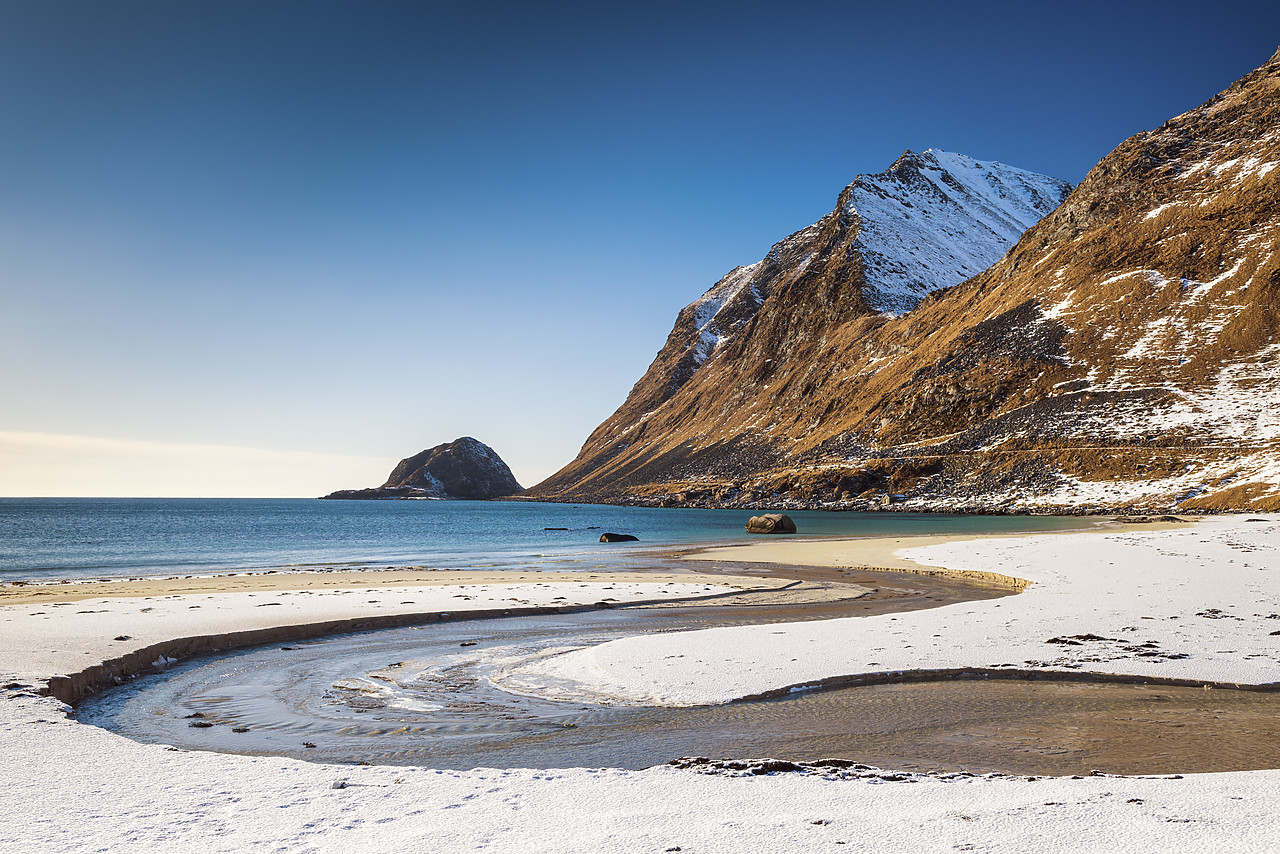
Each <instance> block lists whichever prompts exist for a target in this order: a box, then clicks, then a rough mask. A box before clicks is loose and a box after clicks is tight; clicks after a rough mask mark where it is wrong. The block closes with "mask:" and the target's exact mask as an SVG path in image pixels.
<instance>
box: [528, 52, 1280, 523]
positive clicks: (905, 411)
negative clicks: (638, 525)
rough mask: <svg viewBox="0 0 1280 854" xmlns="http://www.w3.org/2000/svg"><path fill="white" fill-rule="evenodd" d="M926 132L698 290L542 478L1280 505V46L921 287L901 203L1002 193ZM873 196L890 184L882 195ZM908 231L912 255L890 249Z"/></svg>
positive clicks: (698, 495)
mask: <svg viewBox="0 0 1280 854" xmlns="http://www.w3.org/2000/svg"><path fill="white" fill-rule="evenodd" d="M929 154H930V152H925V153H924V154H922V155H907V156H904V158H901V159H900V160H899V162H898V163H895V164H894V166H893V167H892V168H891V169H890V170H888V171H887V172H886V173H882V174H881V175H879V176H872V177H873V178H874V180H866V181H864V180H863V179H859V181H855V182H854V184H852V185H850V187H848V188H846V190H845V192H844V193H842V194H841V201H840V204H839V205H838V206H837V209H836V210H835V211H834V212H833V213H832V214H829V215H828V216H827V217H825V218H824V219H823V220H821V221H820V222H818V223H816V224H815V225H814V226H811V227H810V228H808V229H805V230H803V231H801V232H797V233H796V234H795V235H792V236H791V237H790V238H788V239H787V240H785V241H783V242H782V243H780V244H778V246H776V247H774V251H773V252H771V253H770V255H769V256H768V257H767V258H766V259H765V260H764V261H762V262H759V263H758V264H757V265H753V266H752V267H748V268H739V269H738V270H735V271H734V272H733V273H731V274H730V276H729V277H726V279H725V280H722V282H720V283H718V284H717V285H716V287H714V288H712V290H711V291H709V292H708V296H707V297H704V300H703V301H699V303H695V304H694V305H693V306H690V307H689V308H686V309H685V310H684V311H683V312H681V316H680V319H678V320H677V324H676V329H675V330H673V332H672V335H671V337H670V338H669V339H668V342H667V346H666V347H664V348H663V350H662V351H661V352H660V353H659V354H658V358H657V359H655V361H654V363H653V365H652V366H651V368H650V370H649V372H648V373H647V374H646V375H645V377H644V378H642V379H641V381H640V382H639V383H637V385H636V387H635V388H634V389H633V390H632V392H631V395H630V396H629V397H628V399H627V401H626V402H625V403H624V404H623V406H622V407H621V408H620V409H619V410H618V411H617V412H616V413H614V415H613V416H612V417H610V418H609V419H608V420H607V421H606V422H605V423H604V424H602V425H601V426H600V427H599V428H597V430H596V431H595V432H594V433H593V434H592V435H591V436H590V437H589V438H588V439H587V441H586V443H585V444H584V446H583V448H582V451H581V452H580V454H579V455H578V457H577V459H575V460H574V461H573V462H572V463H570V464H569V465H568V466H566V467H565V468H564V469H563V470H561V471H560V472H558V473H557V474H556V475H554V476H553V477H552V478H550V479H548V480H547V481H545V482H544V483H542V484H539V485H538V486H537V487H535V488H534V489H533V490H532V491H531V492H532V494H533V495H534V496H536V497H540V498H543V499H551V500H575V501H585V500H594V501H607V502H619V503H632V504H658V505H672V504H680V505H690V506H741V507H761V508H764V507H769V508H788V507H824V508H872V507H875V508H879V507H881V505H882V501H883V499H884V497H885V496H895V497H896V496H900V500H894V501H893V503H892V505H890V506H888V507H887V509H893V510H913V509H922V508H927V509H939V510H943V509H948V510H950V509H960V510H987V511H989V510H993V509H994V510H1003V511H1016V510H1021V511H1034V512H1041V511H1044V512H1049V511H1063V510H1067V511H1074V510H1085V511H1089V510H1095V509H1102V508H1143V509H1145V510H1148V511H1154V510H1165V509H1173V508H1176V509H1178V510H1181V511H1189V510H1212V509H1221V508H1243V507H1255V508H1259V509H1280V405H1278V404H1280V397H1277V393H1276V392H1275V389H1276V388H1280V314H1278V309H1280V254H1277V253H1276V251H1275V247H1276V246H1277V245H1278V244H1280V54H1277V57H1273V58H1272V60H1270V61H1269V62H1268V63H1267V64H1265V65H1264V66H1262V67H1261V68H1259V69H1257V70H1256V71H1254V72H1252V73H1250V74H1248V75H1246V76H1245V77H1244V78H1242V79H1241V80H1240V81H1238V82H1237V83H1235V84H1233V85H1232V86H1230V87H1229V88H1228V89H1226V90H1225V91H1223V92H1222V93H1221V94H1219V95H1218V96H1215V97H1214V98H1213V99H1211V100H1210V101H1208V102H1206V103H1205V104H1203V105H1201V106H1200V107H1198V108H1196V109H1194V110H1191V111H1190V112H1187V113H1184V114H1183V115H1180V116H1177V117H1175V118H1173V119H1171V120H1170V121H1168V122H1166V123H1165V124H1164V125H1162V126H1161V127H1159V128H1157V129H1155V130H1153V131H1149V132H1143V133H1140V134H1137V135H1135V136H1134V137H1132V138H1130V139H1128V140H1126V141H1125V142H1123V143H1122V144H1121V145H1120V146H1119V147H1117V148H1116V150H1115V151H1113V152H1111V153H1110V154H1109V155H1107V156H1106V157H1105V158H1103V160H1102V161H1101V162H1100V163H1099V164H1098V165H1097V166H1096V167H1094V169H1093V170H1091V171H1090V173H1089V174H1088V176H1087V177H1086V178H1085V179H1084V181H1083V182H1081V184H1080V185H1079V186H1078V187H1077V188H1076V189H1075V190H1074V191H1072V192H1071V193H1070V195H1069V196H1068V197H1067V198H1066V200H1065V201H1064V202H1063V203H1062V204H1061V206H1059V207H1058V208H1057V209H1056V210H1054V211H1053V212H1052V213H1050V214H1049V215H1048V216H1047V217H1045V218H1044V219H1043V220H1041V221H1040V222H1039V223H1038V224H1035V225H1033V226H1032V227H1031V228H1030V229H1028V230H1027V231H1026V232H1025V233H1024V234H1022V236H1021V237H1019V238H1018V239H1017V242H1016V244H1015V245H1013V246H1012V248H1011V249H1010V250H1009V251H1008V252H1007V254H1004V256H1003V257H1002V258H999V260H997V261H996V263H994V264H993V265H992V266H990V267H989V268H987V269H985V270H984V271H978V270H972V272H970V268H966V269H963V270H960V268H959V267H956V268H952V270H953V271H956V270H959V275H958V277H957V278H956V279H955V280H950V279H947V278H946V277H944V276H943V275H937V276H934V274H933V273H932V272H929V273H927V274H920V275H919V276H917V277H916V280H915V281H917V282H918V285H919V286H915V285H909V284H908V283H909V282H910V281H912V279H911V276H910V275H908V273H910V271H912V270H915V271H917V272H918V271H919V270H928V271H933V270H934V269H935V265H934V261H935V260H937V259H938V258H939V250H938V249H937V248H936V247H937V246H939V245H943V244H932V245H931V244H929V243H928V241H925V240H923V239H922V238H920V237H918V236H913V237H911V238H910V239H906V238H905V237H904V239H901V240H899V241H896V243H895V241H894V239H893V233H892V232H891V231H890V230H889V229H891V227H897V226H895V225H894V224H893V222H892V221H891V219H890V218H884V219H881V216H882V212H883V211H886V210H890V209H892V210H896V211H898V212H899V213H901V214H902V216H903V217H904V220H903V221H908V220H906V219H905V218H906V217H908V216H909V217H910V220H909V221H910V222H912V223H913V227H915V226H914V224H915V223H916V220H917V219H918V220H920V221H921V222H939V223H946V222H947V221H948V220H946V216H947V215H948V214H947V211H948V210H950V209H949V208H942V209H939V210H941V211H942V212H941V213H937V212H936V211H935V210H934V209H933V208H930V207H929V206H928V205H926V204H924V200H926V199H928V200H934V195H933V193H934V191H936V192H937V193H939V194H941V195H945V196H947V197H948V198H951V199H952V200H953V201H955V202H956V204H957V205H960V206H961V207H964V204H962V202H963V201H964V194H962V193H961V190H960V189H957V186H956V185H960V187H961V188H963V189H964V190H965V191H966V192H970V193H974V192H977V191H978V190H980V189H981V185H980V184H979V183H977V182H976V181H975V180H972V178H973V176H975V175H977V174H979V173H978V171H977V170H976V169H972V170H969V171H968V172H964V171H963V170H960V169H959V167H956V168H953V167H952V166H951V165H950V164H949V163H948V162H947V161H946V158H944V157H941V156H938V155H936V154H935V156H934V158H933V159H934V160H935V161H936V164H937V166H935V165H934V164H933V163H930V162H926V155H929ZM949 156H950V157H956V156H955V155H949ZM937 167H942V168H941V169H939V168H937ZM958 172H960V173H962V174H960V175H958V174H957V173H958ZM944 173H945V174H944ZM966 176H967V177H966ZM860 182H861V183H860ZM876 188H879V189H880V190H882V191H883V192H884V196H883V197H882V196H880V195H878V194H877V193H876V192H874V190H875V189H876ZM892 188H899V189H898V190H894V191H893V192H890V189H892ZM859 193H861V194H862V195H861V196H860V195H859ZM996 195H997V196H998V195H999V193H998V192H997V193H996ZM863 197H866V198H876V199H881V200H883V201H885V204H884V205H883V206H882V207H881V208H877V209H875V216H874V217H873V216H872V215H871V213H870V210H871V209H868V211H865V212H864V211H863V210H862V208H860V207H859V205H860V204H863V203H861V202H859V199H860V198H863ZM917 200H920V201H921V204H919V205H917ZM907 203H910V205H911V207H908V206H907ZM966 210H973V209H972V208H966ZM931 216H933V217H935V218H934V219H932V220H931V219H930V217H931ZM975 218H976V219H979V220H981V219H984V218H985V219H990V216H989V215H985V214H984V215H983V216H982V217H975ZM873 219H874V220H875V223H874V224H873V223H872V220H873ZM886 223H889V225H886ZM947 227H949V226H947ZM937 230H938V232H939V233H942V234H945V233H946V228H944V227H942V226H939V227H938V229H937ZM902 233H903V234H904V235H905V234H907V232H905V231H904V232H902ZM876 235H879V237H876ZM877 240H878V241H879V242H876V241H877ZM958 242H960V243H963V242H965V241H964V240H961V241H958ZM892 245H902V246H906V247H908V248H909V251H907V252H906V253H905V254H899V255H898V256H895V257H893V258H890V259H889V260H884V259H882V258H880V257H879V256H877V255H876V252H877V251H878V250H876V249H875V247H876V246H892ZM917 247H923V249H919V250H918V249H917ZM952 254H955V253H952ZM908 256H909V257H908ZM943 257H945V252H943ZM958 257H959V256H958V255H957V258H958ZM921 259H923V260H921ZM917 260H920V263H919V264H916V263H915V262H916V261H917ZM891 261H892V262H893V263H890V262H891ZM975 263H977V262H975ZM886 270H890V271H893V272H894V273H895V275H896V276H897V278H894V279H892V281H893V282H894V283H895V284H894V287H892V288H886V287H885V286H883V285H881V284H877V282H878V281H880V280H877V279H876V276H880V275H883V274H884V271H886ZM904 271H905V272H904ZM972 273H976V275H973V274H972ZM966 277H968V278H966ZM960 279H964V281H962V282H961V281H960ZM947 285H950V287H945V286H947ZM934 286H938V289H935V290H932V291H931V292H929V293H928V295H927V296H924V297H923V298H922V299H920V295H921V294H922V293H924V292H925V291H929V290H930V288H932V287H934ZM916 299H919V303H918V305H915V307H911V306H912V305H913V304H914V303H913V302H912V301H913V300H916ZM704 301H705V302H704ZM700 304H701V305H700ZM713 308H714V309H715V310H714V311H713V310H712V309H713ZM722 312H727V313H726V314H723V315H722Z"/></svg>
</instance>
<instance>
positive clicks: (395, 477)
mask: <svg viewBox="0 0 1280 854" xmlns="http://www.w3.org/2000/svg"><path fill="white" fill-rule="evenodd" d="M522 488H523V487H521V486H520V484H519V483H516V479H515V476H514V475H512V474H511V469H509V468H508V467H507V464H506V463H504V462H503V461H502V458H501V457H499V456H498V455H497V454H496V453H495V452H494V450H493V448H490V447H489V446H488V445H486V444H485V443H483V442H480V441H477V440H475V439H472V438H471V437H470V436H463V437H462V438H460V439H456V440H455V441H453V442H450V443H448V444H444V445H436V446H435V447H434V448H428V449H427V450H425V451H422V452H420V453H417V454H414V455H413V456H412V457H408V458H406V459H403V460H401V461H400V462H399V464H398V465H397V466H396V467H395V468H394V469H392V471H391V475H390V476H389V477H388V478H387V482H386V483H384V484H383V485H382V486H378V487H374V488H372V489H341V490H338V491H337V492H333V493H330V494H329V495H326V496H324V497H325V498H333V499H358V498H437V499H467V500H473V501H483V500H487V499H490V498H503V497H506V496H508V495H513V494H515V493H517V492H520V491H521V489H522Z"/></svg>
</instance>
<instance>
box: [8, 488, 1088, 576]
mask: <svg viewBox="0 0 1280 854" xmlns="http://www.w3.org/2000/svg"><path fill="white" fill-rule="evenodd" d="M751 515H752V513H751V511H747V510H689V509H674V508H670V509H663V508H650V507H611V506H605V505H591V504H583V505H568V504H537V503H531V502H497V501H317V500H315V499H309V498H297V499H218V498H184V499H172V498H150V499H135V498H4V499H0V580H5V581H14V580H36V579H54V578H100V577H104V578H105V577H124V576H147V575H168V574H172V573H178V572H185V573H195V572H201V573H209V572H230V571H236V570H244V569H264V568H270V567H280V566H299V565H302V566H333V565H356V566H372V567H378V566H393V565H396V566H398V565H406V564H407V565H422V566H432V567H441V568H468V567H485V568H499V569H503V568H507V569H518V568H523V567H527V566H531V565H539V566H544V567H545V566H546V565H547V564H548V563H561V564H564V565H565V567H566V568H572V564H573V563H574V561H575V560H577V559H580V558H581V557H582V556H588V557H599V556H601V555H612V556H616V555H618V554H620V553H621V554H625V553H626V550H628V549H635V548H636V547H637V546H638V547H640V548H644V547H646V546H655V545H657V546H662V545H681V544H689V543H704V542H707V543H710V542H731V541H741V540H746V539H748V538H749V537H748V535H747V534H745V533H744V531H743V526H744V525H745V524H746V521H747V519H748V518H750V516H751ZM789 515H790V516H791V517H792V518H793V519H795V521H796V525H797V527H798V528H799V531H800V534H801V535H806V534H813V535H844V536H873V535H885V534H932V533H995V532H1002V531H1046V530H1060V529H1063V528H1068V527H1078V526H1080V524H1081V520H1080V519H1076V518H1062V517H1049V516H948V515H941V514H917V513H823V512H818V511H810V512H794V513H790V514H789ZM545 528H568V529H569V530H567V531H547V530H544V529H545ZM605 531H615V532H618V533H626V534H634V535H635V536H637V537H639V538H640V542H639V543H625V544H613V545H604V544H601V543H600V542H599V539H600V534H601V533H602V532H605Z"/></svg>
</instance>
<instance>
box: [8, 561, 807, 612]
mask: <svg viewBox="0 0 1280 854" xmlns="http://www.w3.org/2000/svg"><path fill="white" fill-rule="evenodd" d="M715 580H716V583H717V584H722V585H725V586H728V587H735V588H742V589H746V588H757V587H766V588H768V587H781V586H783V585H785V584H786V583H787V582H786V581H785V580H777V579H764V578H759V577H753V576H742V577H735V576H721V575H717V576H716V579H715ZM706 581H707V578H706V576H705V575H702V574H699V573H698V572H696V571H689V572H682V573H672V572H533V571H530V572H514V571H510V572H483V571H470V570H431V569H423V570H416V569H387V570H371V571H341V572H275V573H256V574H247V573H246V574H243V575H204V576H181V577H166V578H140V579H132V580H120V581H65V582H53V583H43V584H23V583H16V584H15V583H9V584H0V606H3V605H29V604H38V603H50V602H77V601H82V600H85V599H104V598H110V599H119V598H136V597H147V596H186V595H204V594H211V593H265V592H273V591H285V590H288V591H297V590H371V589H379V588H396V587H446V586H455V585H471V584H475V585H483V584H502V585H507V584H555V583H566V584H578V583H582V582H593V583H600V584H610V583H629V582H644V583H653V584H668V583H690V584H700V583H703V582H706Z"/></svg>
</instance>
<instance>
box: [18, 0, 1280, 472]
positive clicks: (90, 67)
mask: <svg viewBox="0 0 1280 854" xmlns="http://www.w3.org/2000/svg"><path fill="white" fill-rule="evenodd" d="M462 7H465V8H462ZM1041 7H1042V8H1041ZM1277 44H1280V5H1278V4H1274V3H1254V2H1220V3H1216V4H1212V5H1211V4H1207V3H1203V2H1195V3H1180V2H1161V3H1155V2H1152V3H1147V2H1131V3H1123V2H1121V3H1117V2H1114V0H1112V2H1107V3H1098V2H1078V3H1072V4H1053V5H1049V4H1024V3H976V2H975V3H931V2H916V3H912V4H909V5H907V4H897V3H858V2H843V3H822V2H815V3H808V4H802V5H801V6H794V5H784V4H781V3H778V4H757V3H750V2H736V3H732V4H700V3H687V2H686V3H678V4H677V3H662V2H658V3H649V4H602V3H578V4H572V3H571V4H563V3H548V4H524V3H520V4H515V3H489V4H437V3H431V2H384V1H382V0H360V2H355V0H349V1H348V2H332V0H294V1H293V2H280V0H252V2H239V0H217V2H208V0H184V2H181V3H174V2H172V0H113V2H110V3H103V2H101V0H81V2H66V1H65V0H41V2H39V3H30V2H26V0H22V2H13V0H0V365H2V366H3V368H2V369H0V495H31V496H37V495H121V496H134V495H155V496H185V495H209V496H245V497H250V496H282V497H283V496H310V495H317V494H322V493H325V492H329V491H331V490H334V489H340V488H354V487H363V486H373V485H377V484H379V483H381V482H382V481H383V480H384V479H385V478H386V475H387V474H388V473H389V472H390V470H391V468H392V467H393V466H394V464H395V463H396V462H397V461H398V460H400V459H401V458H403V457H406V456H409V455H411V454H413V453H416V452H417V451H420V450H422V449H423V448H427V447H430V446H433V445H436V444H439V443H441V442H448V441H452V440H453V439H456V438H458V437H459V436H463V435H470V436H474V437H476V438H477V439H480V440H481V441H483V442H485V443H487V444H489V445H491V446H492V447H493V448H494V449H495V450H496V451H497V452H498V453H499V454H500V455H501V456H502V457H503V458H504V459H505V460H506V461H507V462H508V464H509V465H510V466H511V468H512V470H513V471H514V473H515V474H516V477H517V479H519V480H520V482H521V483H523V484H525V485H526V486H527V485H532V484H534V483H536V482H538V481H539V480H541V479H543V478H545V477H547V476H549V475H550V474H552V473H553V472H554V471H556V470H557V469H558V468H559V467H561V466H562V465H564V464H566V463H567V462H569V460H571V459H572V458H573V456H574V455H575V454H576V453H577V451H578V449H579V448H580V446H581V445H582V442H583V441H584V440H585V439H586V437H587V435H588V434H589V433H590V432H591V430H592V429H594V428H595V426H596V425H597V424H599V423H600V422H601V421H603V420H604V419H605V418H606V417H608V415H609V414H611V413H612V412H613V410H614V409H615V408H616V407H617V406H618V405H619V404H620V403H621V402H622V400H623V399H624V398H625V396H626V394H627V392H628V390H629V389H630V388H631V386H632V384H634V383H635V381H636V380H638V379H639V378H640V376H641V375H642V374H643V373H644V371H645V369H646V368H647V367H648V365H649V362H650V361H651V360H652V358H653V356H654V355H655V354H656V352H657V351H658V349H659V348H660V347H661V346H662V344H663V342H664V341H665V339H666V335H667V333H668V332H669V331H670V328H671V324H672V322H673V321H674V319H675V315H676V312H677V311H678V310H679V309H680V308H681V307H682V306H684V305H685V304H687V303H689V302H691V301H692V300H694V299H696V298H697V297H698V296H699V295H700V294H701V293H702V292H703V291H704V290H706V289H707V288H708V287H710V286H711V285H712V284H714V283H715V281H716V280H717V279H719V278H720V277H721V276H722V275H724V274H725V273H726V272H728V271H729V270H730V269H732V268H733V267H735V266H737V265H739V264H749V263H752V262H754V261H756V260H759V259H760V258H761V257H762V256H763V255H764V254H765V253H766V252H767V251H768V249H769V247H770V245H772V244H773V243H774V242H775V241H777V240H779V239H781V238H782V237H785V236H786V235H787V234H789V233H791V232H793V231H795V230H797V229H799V228H802V227H804V226H805V225H808V224H809V223H811V222H813V221H815V220H817V219H818V218H819V217H821V216H822V215H823V214H825V213H827V212H828V211H830V210H831V209H832V208H833V206H834V204H835V200H836V196H837V195H838V193H839V191H840V189H841V188H842V187H844V186H845V185H846V184H847V183H849V182H850V181H852V180H853V179H854V177H855V176H856V175H858V174H859V173H864V172H879V171H881V170H883V169H884V168H885V167H887V166H888V165H889V164H890V163H891V162H892V161H893V160H894V159H895V158H896V157H897V156H898V155H899V154H900V153H901V152H902V151H903V150H904V149H908V148H909V149H912V150H917V151H919V150H922V149H925V148H930V147H937V148H944V149H947V150H950V151H958V152H962V153H965V154H968V155H970V156H973V157H977V158H979V159H983V160H1000V161H1002V162H1004V163H1008V164H1011V165H1014V166H1018V167H1021V168H1024V169H1030V170H1033V171H1037V172H1042V173H1046V174H1049V175H1053V176H1056V177H1060V178H1064V179H1066V180H1069V181H1072V182H1077V181H1079V180H1080V179H1081V178H1082V177H1083V176H1084V175H1085V173H1086V172H1087V171H1088V170H1089V168H1090V167H1092V166H1093V164H1094V163H1096V162H1097V160H1098V159H1099V158H1101V157H1102V156H1103V155H1105V154H1106V153H1107V152H1108V151H1110V150H1111V149H1112V148H1113V147H1115V146H1116V145H1117V144H1118V143H1120V142H1121V141H1122V140H1123V139H1125V138H1126V137H1128V136H1130V135H1131V134H1133V133H1135V132H1137V131H1140V130H1143V129H1148V128H1152V127H1155V126H1158V125H1160V124H1161V123H1162V122H1164V121H1165V120H1166V119H1168V118H1170V117H1172V116H1173V115H1176V114H1178V113H1181V112H1183V111H1185V110H1187V109H1190V108H1192V107H1194V106H1196V105H1197V104H1199V103H1201V102H1202V101H1204V100H1205V99H1207V98H1209V97H1210V96H1212V95H1213V94H1214V93H1216V92H1217V91H1219V90H1221V89H1223V88H1225V87H1226V86H1227V85H1228V84H1230V83H1231V82H1232V81H1233V80H1235V79H1236V78H1238V77H1240V76H1241V75H1243V74H1245V73H1246V72H1248V71H1249V70H1251V69H1253V68H1255V67H1257V66H1258V65H1260V64H1262V63H1263V62H1264V61H1265V60H1266V59H1267V58H1268V57H1269V56H1270V55H1271V54H1272V53H1273V52H1274V51H1275V49H1276V47H1277Z"/></svg>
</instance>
